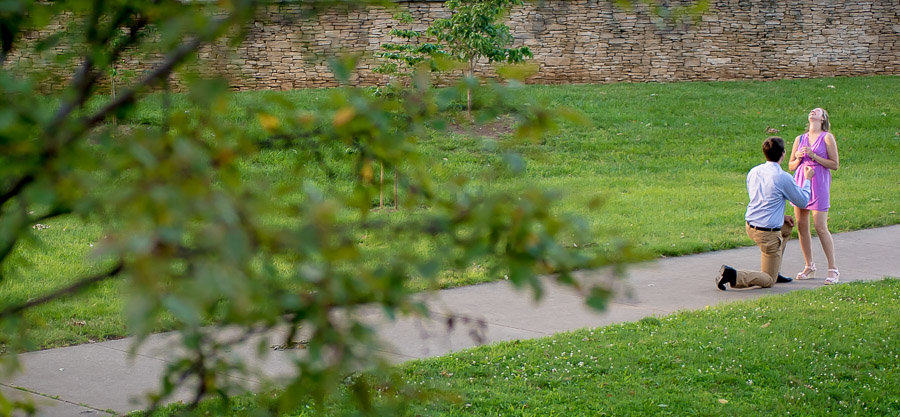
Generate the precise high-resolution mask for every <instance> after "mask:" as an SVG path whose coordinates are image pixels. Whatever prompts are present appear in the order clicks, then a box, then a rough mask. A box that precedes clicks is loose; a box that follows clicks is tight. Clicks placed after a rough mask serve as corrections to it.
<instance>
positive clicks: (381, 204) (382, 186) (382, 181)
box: [378, 161, 384, 210]
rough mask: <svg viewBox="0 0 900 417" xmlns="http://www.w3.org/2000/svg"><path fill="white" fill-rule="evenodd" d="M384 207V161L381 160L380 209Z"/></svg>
mask: <svg viewBox="0 0 900 417" xmlns="http://www.w3.org/2000/svg"><path fill="white" fill-rule="evenodd" d="M383 208H384V161H381V182H380V183H379V185H378V209H379V210H381V209H383Z"/></svg>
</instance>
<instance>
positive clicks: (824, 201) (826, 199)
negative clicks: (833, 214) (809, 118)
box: [794, 132, 831, 211]
mask: <svg viewBox="0 0 900 417" xmlns="http://www.w3.org/2000/svg"><path fill="white" fill-rule="evenodd" d="M826 134H827V132H822V133H821V134H819V137H818V138H816V140H815V141H814V142H813V143H812V144H810V143H809V134H808V133H804V134H803V136H800V144H799V145H798V146H797V149H800V148H802V147H804V146H809V147H810V149H812V151H813V152H815V153H816V155H819V156H821V157H822V158H825V159H829V158H828V148H827V147H826V146H825V135H826ZM807 165H809V166H811V167H813V169H814V170H815V175H814V176H813V178H812V181H811V182H812V184H811V185H812V195H811V196H810V197H809V204H808V205H807V206H806V207H800V208H806V209H807V210H816V211H828V207H830V206H831V199H830V194H831V170H830V169H828V168H825V167H824V166H822V165H821V164H819V163H818V162H816V161H814V160H813V159H812V158H810V157H809V156H804V157H802V158H800V166H798V167H797V171H796V172H794V181H795V182H797V185H803V180H804V176H803V168H804V167H806V166H807ZM795 207H796V206H795Z"/></svg>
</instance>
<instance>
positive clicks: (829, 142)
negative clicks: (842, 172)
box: [809, 132, 840, 171]
mask: <svg viewBox="0 0 900 417" xmlns="http://www.w3.org/2000/svg"><path fill="white" fill-rule="evenodd" d="M825 150H827V151H828V158H822V157H821V156H819V155H816V154H815V153H810V154H809V156H810V157H812V159H813V160H814V161H816V162H818V163H819V165H822V166H823V167H825V168H828V169H830V170H832V171H837V169H838V166H839V165H840V164H838V150H837V141H836V140H835V138H834V135H832V134H831V133H830V132H829V133H828V134H826V135H825Z"/></svg>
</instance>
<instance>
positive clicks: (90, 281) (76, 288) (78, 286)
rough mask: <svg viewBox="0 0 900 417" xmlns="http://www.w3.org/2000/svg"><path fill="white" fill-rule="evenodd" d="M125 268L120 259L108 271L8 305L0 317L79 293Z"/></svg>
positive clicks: (110, 277)
mask: <svg viewBox="0 0 900 417" xmlns="http://www.w3.org/2000/svg"><path fill="white" fill-rule="evenodd" d="M124 269H125V265H124V264H123V263H122V262H121V261H120V262H119V263H118V264H116V266H114V267H113V268H112V269H110V270H109V271H106V272H103V273H100V274H97V275H94V276H90V277H86V278H81V279H80V280H78V281H77V282H75V283H73V284H71V285H69V286H67V287H63V288H60V289H58V290H56V291H53V292H50V293H47V294H44V295H42V296H40V297H38V298H35V299H33V300H29V301H27V302H24V303H22V304H19V305H15V306H11V307H7V308H5V309H3V310H0V318H4V317H9V316H13V315H16V314H19V313H21V312H22V311H25V310H27V309H29V308H32V307H36V306H39V305H41V304H46V303H48V302H50V301H53V300H56V299H58V298H60V297H64V296H66V295H72V294H77V293H79V292H81V291H82V290H84V289H85V288H88V287H90V286H92V285H94V284H97V283H100V282H103V281H106V280H108V279H112V278H115V277H117V276H118V275H119V274H120V273H122V271H123V270H124Z"/></svg>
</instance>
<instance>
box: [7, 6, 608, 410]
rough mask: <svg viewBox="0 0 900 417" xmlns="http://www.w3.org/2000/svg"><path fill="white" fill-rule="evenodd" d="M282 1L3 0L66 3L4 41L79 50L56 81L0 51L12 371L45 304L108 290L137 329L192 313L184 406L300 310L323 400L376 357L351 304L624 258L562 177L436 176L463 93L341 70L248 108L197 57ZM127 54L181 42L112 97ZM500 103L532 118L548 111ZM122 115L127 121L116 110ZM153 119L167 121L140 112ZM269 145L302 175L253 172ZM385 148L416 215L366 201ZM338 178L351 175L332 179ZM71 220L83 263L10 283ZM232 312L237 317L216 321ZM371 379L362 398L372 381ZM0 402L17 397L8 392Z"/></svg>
mask: <svg viewBox="0 0 900 417" xmlns="http://www.w3.org/2000/svg"><path fill="white" fill-rule="evenodd" d="M266 3H267V2H265V1H261V2H255V1H250V0H247V1H232V2H215V3H208V2H201V3H197V2H178V1H171V2H169V1H163V2H147V1H143V0H121V1H87V0H83V1H76V0H73V1H67V2H53V3H52V4H51V5H50V6H48V5H46V4H44V3H35V2H30V1H23V2H16V1H13V2H12V5H13V6H16V7H12V8H9V9H7V6H9V5H10V2H9V1H6V2H2V3H0V4H2V5H3V7H4V9H3V11H4V13H6V12H7V10H12V12H11V13H12V15H8V14H3V15H2V19H4V22H5V21H8V20H10V19H13V18H15V17H16V16H18V17H22V16H25V15H28V16H39V15H41V13H39V10H51V11H52V13H53V16H52V18H53V19H63V20H66V21H68V22H70V24H69V27H68V28H67V29H66V36H62V37H54V36H55V35H53V34H48V35H47V37H48V38H53V40H52V42H53V43H55V44H56V45H57V46H59V47H62V48H63V51H62V52H59V53H57V52H56V49H52V50H51V49H47V48H46V45H47V43H48V42H50V41H48V42H38V43H37V44H36V45H29V44H24V43H21V42H19V41H18V40H19V38H20V34H21V32H23V31H27V30H32V29H37V28H39V27H40V24H39V23H38V22H37V20H36V19H37V18H35V19H32V20H29V19H23V20H21V21H20V24H19V25H18V26H15V25H13V26H8V27H7V26H4V30H5V31H8V32H9V33H7V32H4V34H3V42H4V43H3V47H4V51H6V50H13V49H15V48H18V49H16V52H18V53H21V54H22V56H34V55H35V54H37V53H38V52H37V51H35V48H37V49H41V53H44V54H50V55H53V54H57V56H56V57H51V58H52V60H53V61H54V62H57V61H58V62H60V63H61V64H64V65H63V67H66V66H67V65H68V66H69V68H70V69H71V68H75V69H74V71H73V74H72V76H71V78H70V80H69V82H68V84H67V85H66V86H65V87H64V88H62V89H61V90H59V91H54V92H52V93H50V94H46V95H41V94H38V93H37V91H38V90H37V86H38V85H39V81H40V80H43V79H46V78H47V77H48V73H49V71H50V70H51V69H50V68H43V67H28V66H27V65H24V64H23V63H24V62H25V61H27V60H26V59H24V58H23V59H22V60H21V61H17V62H11V61H6V60H5V58H6V56H7V55H6V54H5V52H4V55H3V57H4V61H0V65H7V66H5V67H4V68H3V71H0V272H2V281H0V285H2V286H3V287H2V288H4V291H5V289H6V288H12V289H13V290H12V291H11V292H10V296H7V295H6V294H4V295H3V297H0V328H2V329H3V331H2V333H0V345H2V346H3V347H4V349H8V350H10V352H9V353H6V354H4V355H2V356H0V362H2V365H4V366H3V369H12V368H14V367H15V361H16V356H15V355H14V353H16V352H18V351H21V350H27V349H31V348H33V347H34V346H33V344H32V341H31V339H30V330H31V329H32V328H35V327H39V326H40V325H41V323H40V319H39V318H38V319H36V318H35V317H34V316H32V315H31V313H32V312H33V311H35V310H36V309H39V308H41V307H48V306H54V305H57V306H59V303H63V304H62V305H66V304H65V303H72V304H73V305H77V304H78V299H79V298H81V297H85V294H94V293H96V292H107V293H108V294H111V295H108V296H111V297H112V298H114V299H117V300H119V301H118V302H119V304H116V305H124V306H126V307H124V308H123V310H124V311H122V312H121V314H122V315H124V317H126V320H127V325H128V329H129V331H130V332H131V333H132V334H134V335H136V336H138V340H143V338H144V337H145V336H147V335H148V334H149V333H150V332H152V331H154V330H156V329H159V328H170V329H175V330H178V331H179V339H180V340H181V342H182V344H183V348H184V349H183V355H182V357H181V358H179V359H176V360H174V361H173V362H172V363H171V364H170V365H169V366H168V368H167V374H166V376H165V378H164V383H163V384H162V387H161V391H160V392H159V395H158V396H156V397H155V399H156V402H154V404H152V405H151V408H152V407H155V406H157V405H158V404H160V403H161V402H163V401H166V399H167V398H169V396H171V395H172V393H173V392H175V391H176V390H177V389H179V388H180V387H181V385H183V384H184V382H185V381H191V380H193V381H199V384H198V385H197V386H196V387H194V388H193V390H194V402H193V403H192V404H191V405H189V406H188V408H190V407H192V406H194V405H196V403H197V401H199V400H200V399H202V398H203V397H204V396H207V395H224V394H223V393H225V392H229V391H230V388H231V385H230V384H232V383H234V382H233V381H234V380H235V379H233V378H232V377H233V376H236V375H244V374H246V373H248V372H250V370H248V369H247V367H246V366H245V364H242V363H236V362H234V359H233V358H231V357H230V356H229V355H227V353H226V352H225V351H226V350H227V349H228V348H229V347H230V345H232V344H235V343H238V342H240V341H241V340H244V339H246V338H247V337H250V336H252V335H255V334H257V333H258V332H260V331H261V330H266V329H272V328H276V327H278V328H284V329H288V330H287V332H286V333H285V335H284V337H285V340H283V341H282V342H283V343H284V344H285V345H292V344H293V343H295V342H296V341H297V339H298V338H299V336H298V332H299V329H300V328H301V327H302V328H303V329H304V331H306V332H308V334H306V335H304V337H305V338H306V339H307V340H308V343H307V344H306V346H307V351H306V353H307V354H306V355H305V356H303V357H302V358H300V359H298V360H297V362H296V368H295V369H294V370H293V371H294V374H293V379H291V380H290V381H289V383H288V385H287V387H288V388H287V392H286V394H285V395H283V396H281V397H280V398H279V399H278V401H277V404H278V405H277V407H278V408H281V409H290V408H293V407H294V406H296V405H297V404H299V403H301V402H306V401H312V402H313V403H315V404H319V405H321V404H323V402H324V400H325V399H326V398H328V397H329V396H330V395H331V393H332V392H333V391H334V389H335V388H336V387H337V386H338V385H339V384H340V383H341V381H342V380H343V379H344V378H345V376H346V375H348V374H350V373H351V372H353V371H355V370H357V369H359V368H369V367H372V366H377V365H379V363H377V361H375V360H374V359H373V357H374V356H373V351H374V349H375V348H376V346H377V343H376V340H375V338H374V335H373V334H372V332H371V331H369V330H368V327H367V325H366V324H365V323H363V322H361V321H359V319H358V318H356V317H355V315H353V314H341V313H353V312H354V311H355V310H356V309H359V308H369V307H371V306H372V305H378V306H380V307H381V308H382V309H383V310H385V311H387V312H388V313H389V314H390V315H394V316H396V315H407V314H422V313H423V311H424V310H423V308H422V306H421V305H420V303H419V301H417V299H416V298H415V297H413V295H414V294H415V292H416V291H417V290H419V289H421V288H422V287H423V285H422V283H425V284H424V286H425V287H429V288H434V287H437V286H438V285H439V284H438V280H439V278H440V277H441V276H443V275H445V274H447V273H450V272H453V271H459V270H461V269H464V268H467V267H469V266H470V265H472V264H473V263H479V264H487V263H488V262H490V265H491V273H492V274H508V275H509V276H510V279H512V280H514V282H516V283H517V284H518V285H522V286H527V287H533V288H535V289H536V290H539V288H540V286H539V281H538V279H537V276H538V274H543V273H548V272H551V271H554V272H559V273H560V276H561V277H562V278H563V279H564V281H566V282H570V281H568V280H566V279H565V278H567V277H569V274H570V272H571V271H572V270H574V269H578V268H586V267H592V266H597V265H600V264H603V263H605V262H606V260H607V259H611V258H610V257H609V254H603V253H601V252H600V251H594V250H569V249H567V248H566V247H565V245H564V244H563V243H561V242H562V241H563V240H564V239H568V237H570V236H579V237H580V238H581V239H591V237H590V236H592V234H593V233H592V232H591V231H590V230H588V229H587V228H586V227H585V226H586V223H584V222H573V221H571V220H570V217H569V216H566V215H563V214H561V213H559V212H558V211H556V210H555V209H554V207H553V203H554V202H555V201H556V195H555V194H554V193H553V192H552V191H550V190H545V189H540V188H536V187H524V188H519V189H515V190H485V189H483V188H481V187H479V186H477V185H476V184H473V183H471V182H470V181H469V180H467V179H465V178H451V179H448V178H440V177H438V176H436V175H435V174H433V173H432V167H433V161H431V160H429V159H428V158H426V157H425V155H424V153H423V149H422V147H421V146H420V145H419V143H420V141H422V140H423V139H424V138H427V137H428V135H429V131H428V130H427V129H426V126H427V125H429V124H432V125H434V124H435V123H436V122H437V121H439V120H442V119H443V118H444V116H443V115H442V113H441V112H442V111H445V110H446V109H447V107H448V105H449V104H450V101H451V100H452V96H448V95H446V94H444V93H443V92H440V91H435V90H433V89H431V88H430V87H429V83H427V82H422V83H413V84H412V85H411V86H410V88H409V89H407V90H406V91H404V92H403V94H399V95H397V96H395V97H390V98H384V97H378V96H373V95H371V94H368V93H366V92H365V91H363V90H356V89H335V90H331V91H328V92H326V93H325V96H324V97H323V99H322V100H320V101H318V102H317V103H315V104H314V105H313V106H312V107H306V106H307V104H308V103H302V102H301V103H298V102H293V101H290V100H284V99H283V98H282V97H281V96H279V95H275V94H263V95H262V96H261V102H260V103H258V104H259V105H257V106H248V107H245V108H242V109H241V111H242V112H243V113H242V114H243V116H244V117H243V118H240V119H238V118H232V117H231V113H230V112H229V91H228V85H227V83H226V82H225V81H224V80H222V79H220V78H217V77H216V76H215V74H205V75H202V76H201V75H198V73H197V72H196V71H194V70H193V69H191V68H190V67H185V65H184V64H185V63H186V62H189V61H190V60H191V59H192V58H193V57H194V56H195V52H196V51H197V49H198V48H200V47H201V46H202V45H205V44H208V43H210V42H214V41H217V40H219V39H222V38H223V37H224V36H225V34H236V35H233V36H232V37H231V38H229V39H227V40H228V41H229V42H240V41H241V38H240V33H241V31H240V30H239V28H241V27H245V25H247V24H249V21H250V20H251V19H252V18H253V16H255V15H256V13H257V12H258V7H259V6H261V5H265V4H266ZM47 7H49V9H47ZM10 16H12V17H10ZM49 20H51V19H46V21H49ZM7 42H12V43H7ZM131 53H136V54H143V53H161V54H162V55H163V56H164V57H165V58H164V59H163V60H162V61H161V62H160V63H159V64H157V65H156V66H155V67H154V68H152V69H150V70H149V71H147V72H146V73H143V74H140V75H139V76H138V77H137V78H136V79H135V80H134V81H132V82H131V83H129V85H128V86H126V87H124V88H121V89H119V91H117V94H116V95H115V97H109V96H100V95H98V94H97V91H98V86H99V84H100V83H101V82H102V81H103V79H104V77H105V76H107V75H108V74H109V73H110V71H114V68H115V67H114V65H115V63H116V62H118V61H119V60H120V59H121V58H122V57H123V56H126V55H127V54H131ZM333 66H334V73H335V75H336V76H337V77H339V78H347V77H349V75H350V69H351V68H353V67H354V58H353V57H351V58H338V59H334V60H333ZM173 73H177V75H178V76H179V77H180V78H181V79H182V80H184V81H185V85H186V87H185V88H186V93H185V94H184V95H182V96H180V97H179V98H178V100H181V101H183V102H182V103H172V102H171V101H170V99H171V97H170V96H168V95H165V96H164V98H163V105H161V106H160V107H159V108H158V111H157V112H156V113H155V114H153V115H152V116H141V115H139V114H138V113H137V109H138V108H139V107H140V105H141V103H142V102H143V101H145V100H148V97H150V96H148V91H150V89H151V88H153V87H155V86H159V85H162V84H164V80H165V79H167V78H168V77H169V76H171V75H172V74H173ZM458 88H462V87H458ZM458 88H457V89H458ZM486 88H490V89H494V91H493V92H492V93H490V94H492V95H495V96H496V97H498V100H504V97H508V94H506V93H505V92H504V91H503V88H502V87H500V86H497V85H489V86H488V87H486ZM177 106H181V107H177ZM506 106H507V107H508V108H515V109H516V111H515V113H516V115H517V117H519V118H521V119H522V120H523V122H522V124H521V126H520V128H521V129H523V130H527V131H528V132H532V133H533V132H538V131H541V130H542V129H543V128H544V127H545V126H546V125H547V117H552V116H551V115H552V114H553V112H552V111H546V110H543V109H541V108H540V107H539V106H521V105H520V104H519V103H516V106H517V107H514V106H513V105H512V104H507V105H506ZM114 116H115V117H117V118H118V120H120V121H122V123H123V126H121V127H120V126H115V125H111V124H110V123H109V122H110V120H111V119H112V118H113V117H114ZM144 117H146V118H147V119H151V118H152V119H155V120H157V121H158V124H153V125H148V124H143V123H140V122H138V119H141V118H144ZM260 134H261V135H260ZM266 149H275V150H279V151H284V152H287V153H288V155H289V156H290V157H289V158H288V159H287V161H286V162H285V163H284V164H282V165H280V166H279V167H278V168H279V169H280V170H283V171H282V172H281V173H280V174H281V178H283V179H286V180H282V181H277V182H273V181H271V179H270V178H266V177H264V176H253V175H247V173H248V171H252V169H253V168H256V165H257V164H259V165H266V157H267V154H264V153H263V152H262V151H263V150H266ZM382 165H383V166H385V167H386V168H387V169H397V170H398V171H400V172H402V176H401V177H400V181H399V182H398V183H396V184H394V185H396V186H397V187H398V188H400V189H401V190H402V192H403V194H404V196H405V198H404V200H403V204H404V208H405V209H406V210H409V211H414V213H413V215H410V216H406V217H401V218H398V219H390V218H387V217H386V216H383V215H379V214H381V213H375V212H373V211H372V201H373V200H375V199H376V198H377V196H378V193H379V188H380V184H379V183H378V181H376V179H375V167H376V166H382ZM248 167H250V168H248ZM319 175H322V176H319ZM335 177H340V178H342V179H344V180H345V182H343V183H342V184H340V186H335V185H334V184H333V183H332V182H331V181H329V180H330V179H332V178H335ZM48 224H49V225H51V229H47V227H48ZM66 225H70V226H72V227H73V228H83V227H87V228H96V229H95V230H92V231H90V232H88V233H86V234H85V236H89V238H88V239H87V242H85V243H87V245H79V246H78V247H67V248H65V250H63V251H61V252H52V253H55V254H56V255H57V256H59V257H61V258H62V259H63V260H64V262H73V263H77V265H78V266H79V267H78V268H73V270H71V271H70V272H71V274H72V275H70V276H63V277H61V278H60V280H59V281H61V283H60V282H59V281H55V282H54V283H55V284H57V285H58V286H56V285H54V286H52V287H48V286H44V285H46V284H44V285H39V286H37V287H33V288H32V289H30V290H28V291H29V292H30V294H29V295H24V294H25V293H22V292H19V291H20V290H21V288H18V290H19V291H16V290H15V289H16V288H17V287H16V285H18V284H19V283H20V282H22V281H23V277H25V276H29V275H32V274H33V273H34V271H35V270H38V269H40V268H42V267H43V266H42V265H43V264H44V262H43V261H42V256H44V255H43V254H42V253H43V252H42V249H43V248H46V247H49V246H52V244H53V242H50V241H48V240H47V239H48V238H51V237H52V236H54V235H55V236H60V234H59V232H51V233H40V232H41V231H46V230H57V229H56V227H59V226H63V227H64V228H63V230H62V232H65V231H66V230H67V229H66V228H65V227H66ZM98 231H99V233H98ZM373 235H377V236H389V237H390V239H392V240H393V241H396V242H403V243H406V244H407V245H406V246H404V247H403V248H402V249H401V250H397V251H385V252H381V253H380V256H379V257H378V258H371V257H369V256H367V255H369V254H370V253H369V252H367V250H366V249H365V248H364V246H365V240H366V238H367V236H373ZM417 248H429V250H426V251H420V250H416V249H417ZM48 252H49V251H48ZM616 259H618V258H616ZM55 262H59V259H57V260H56V261H55ZM414 282H415V283H418V284H413V283H414ZM121 300H125V301H124V303H123V302H121ZM100 308H102V307H97V309H100ZM89 309H90V308H89ZM62 310H63V312H62V313H61V314H62V315H63V317H55V318H54V319H61V320H63V321H70V322H71V321H74V322H80V320H78V319H77V318H76V317H72V316H68V317H66V315H70V314H76V311H78V310H72V311H65V309H64V308H63V309H62ZM82 324H83V323H82ZM111 327H113V328H116V327H117V325H112V326H111ZM223 328H228V329H232V331H233V332H234V334H235V335H236V337H235V338H234V339H233V340H226V341H223V340H221V339H220V338H217V337H216V335H217V334H218V333H219V331H220V330H221V329H223ZM226 375H227V377H226ZM356 387H357V388H358V389H357V390H356V392H358V393H359V400H360V404H364V403H365V402H366V397H368V396H369V395H371V393H372V391H373V390H374V388H373V387H372V386H369V385H367V384H365V383H362V382H361V383H360V384H358V385H356ZM0 406H2V407H3V409H4V410H5V411H4V413H5V414H6V411H8V409H9V404H8V403H7V402H5V401H3V402H2V405H0ZM13 406H14V407H19V406H20V404H13ZM363 410H364V411H365V408H363ZM369 411H370V413H375V411H372V410H369Z"/></svg>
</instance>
